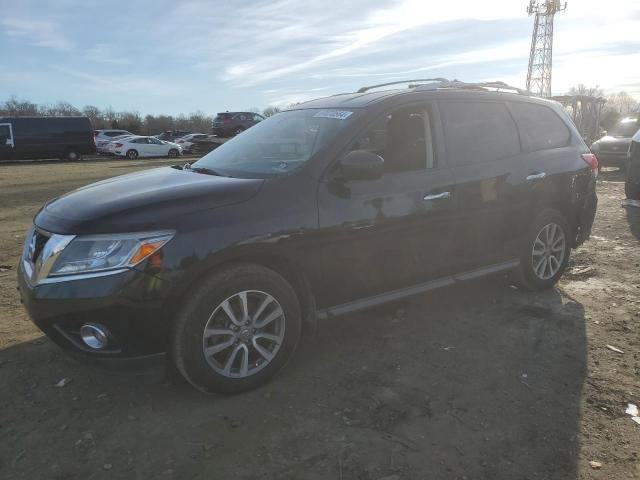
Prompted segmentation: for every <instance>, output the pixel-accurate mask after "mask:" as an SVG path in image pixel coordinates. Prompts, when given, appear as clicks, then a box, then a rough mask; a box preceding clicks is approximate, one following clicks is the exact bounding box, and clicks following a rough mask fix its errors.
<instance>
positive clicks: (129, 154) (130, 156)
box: [127, 148, 138, 160]
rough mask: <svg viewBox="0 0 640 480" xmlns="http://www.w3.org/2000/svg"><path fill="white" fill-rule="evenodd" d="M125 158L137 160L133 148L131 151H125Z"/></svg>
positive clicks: (136, 154) (136, 153)
mask: <svg viewBox="0 0 640 480" xmlns="http://www.w3.org/2000/svg"><path fill="white" fill-rule="evenodd" d="M127 158H129V159H131V160H135V159H136V158H138V152H137V151H136V150H134V149H133V148H132V149H131V150H128V151H127Z"/></svg>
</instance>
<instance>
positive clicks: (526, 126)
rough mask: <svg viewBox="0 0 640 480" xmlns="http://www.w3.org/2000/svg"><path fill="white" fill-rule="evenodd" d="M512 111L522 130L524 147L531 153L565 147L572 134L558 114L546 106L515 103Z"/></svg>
mask: <svg viewBox="0 0 640 480" xmlns="http://www.w3.org/2000/svg"><path fill="white" fill-rule="evenodd" d="M511 111H512V112H513V116H514V117H515V119H516V122H517V124H518V128H519V129H520V138H521V139H522V147H523V148H524V149H525V150H526V151H529V152H535V151H537V150H546V149H550V148H560V147H564V146H566V145H567V144H568V143H569V139H570V137H571V133H570V131H569V128H568V127H567V125H566V124H565V123H564V122H563V121H562V119H561V118H560V117H559V116H558V114H557V113H556V112H554V111H553V110H552V109H551V108H549V107H545V106H544V105H536V104H534V103H521V102H514V103H512V104H511Z"/></svg>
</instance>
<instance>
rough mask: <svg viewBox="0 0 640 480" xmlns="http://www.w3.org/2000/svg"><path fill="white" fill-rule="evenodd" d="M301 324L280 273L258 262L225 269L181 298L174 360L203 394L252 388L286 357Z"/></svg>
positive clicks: (290, 291) (296, 304) (294, 300)
mask: <svg viewBox="0 0 640 480" xmlns="http://www.w3.org/2000/svg"><path fill="white" fill-rule="evenodd" d="M301 325H302V322H301V314H300V304H299V302H298V299H297V297H296V294H295V292H294V290H293V288H292V287H291V286H290V285H289V283H288V282H287V281H286V280H285V279H284V278H283V277H282V276H280V275H279V274H277V273H276V272H274V271H272V270H269V269H267V268H264V267H261V266H258V265H250V264H247V265H236V266H232V267H227V268H225V269H223V270H220V271H218V272H215V273H213V274H212V275H210V276H209V277H208V278H207V279H205V280H204V281H203V282H202V284H201V286H200V287H199V288H198V289H197V290H196V291H195V293H194V294H193V295H192V296H191V298H189V299H188V300H187V301H186V302H185V304H184V306H183V308H182V310H181V311H180V313H179V315H178V318H177V320H176V323H175V326H174V330H173V334H172V335H173V338H172V356H173V361H174V363H175V366H176V368H177V370H178V371H179V372H180V373H181V374H182V376H183V377H184V378H185V379H186V380H187V381H189V383H191V384H192V385H193V386H194V387H196V388H197V389H199V390H201V391H203V392H207V393H211V392H221V393H239V392H244V391H247V390H252V389H254V388H256V387H258V386H260V385H262V384H264V383H266V382H267V381H268V380H269V379H270V378H271V377H273V376H274V375H275V374H276V373H277V372H278V371H279V370H280V369H281V368H282V367H283V366H284V365H285V363H286V362H287V360H289V358H290V357H291V355H292V354H293V352H294V351H295V348H296V346H297V344H298V340H299V338H300V330H301Z"/></svg>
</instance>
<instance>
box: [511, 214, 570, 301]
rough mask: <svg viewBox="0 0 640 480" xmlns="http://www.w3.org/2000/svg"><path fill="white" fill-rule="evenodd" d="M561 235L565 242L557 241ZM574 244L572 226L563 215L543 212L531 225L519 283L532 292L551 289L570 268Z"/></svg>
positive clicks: (524, 249)
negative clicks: (570, 257)
mask: <svg viewBox="0 0 640 480" xmlns="http://www.w3.org/2000/svg"><path fill="white" fill-rule="evenodd" d="M545 229H546V230H545ZM548 235H553V236H552V237H549V236H548ZM560 235H561V236H562V238H563V241H562V242H561V241H559V240H558V239H559V238H560ZM548 238H551V241H547V239H548ZM541 239H543V240H544V242H543V241H542V240H541ZM572 240H573V236H572V234H571V229H570V228H569V224H568V223H567V220H566V219H565V218H564V216H563V215H562V214H561V213H560V212H558V211H557V210H553V209H546V210H543V211H542V212H540V213H539V214H538V215H537V216H536V217H535V219H534V221H533V222H532V223H531V226H530V227H529V230H528V232H527V237H526V241H525V242H524V243H525V245H524V246H523V248H522V253H521V256H520V266H519V267H518V271H517V274H518V275H517V280H518V283H520V285H521V286H523V287H524V288H526V289H528V290H532V291H535V290H544V289H548V288H552V287H553V286H554V285H555V284H556V283H557V282H558V280H559V279H560V277H561V276H562V274H563V273H564V271H565V269H566V268H567V263H568V262H569V255H570V254H571V244H572ZM549 244H550V245H551V246H550V247H549ZM534 248H535V251H534ZM543 257H546V258H547V259H546V261H545V260H544V258H543ZM552 257H553V258H552ZM536 267H537V268H536Z"/></svg>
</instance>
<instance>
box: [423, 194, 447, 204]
mask: <svg viewBox="0 0 640 480" xmlns="http://www.w3.org/2000/svg"><path fill="white" fill-rule="evenodd" d="M450 198H451V192H442V193H434V194H433V195H425V196H424V200H425V201H427V202H429V201H431V200H449V199H450Z"/></svg>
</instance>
